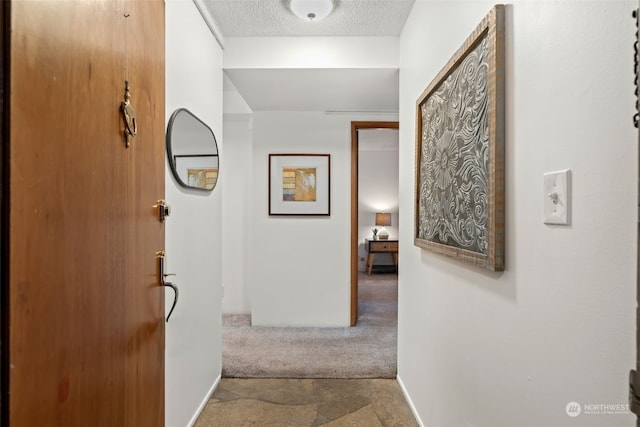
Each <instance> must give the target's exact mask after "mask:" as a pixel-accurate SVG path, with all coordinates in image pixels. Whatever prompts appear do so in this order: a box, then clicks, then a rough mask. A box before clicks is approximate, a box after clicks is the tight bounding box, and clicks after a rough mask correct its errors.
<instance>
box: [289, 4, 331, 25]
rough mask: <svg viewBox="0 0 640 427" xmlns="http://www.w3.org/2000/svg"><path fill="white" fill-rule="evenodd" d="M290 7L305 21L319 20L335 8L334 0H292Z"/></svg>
mask: <svg viewBox="0 0 640 427" xmlns="http://www.w3.org/2000/svg"><path fill="white" fill-rule="evenodd" d="M289 9H291V12H293V14H294V15H296V16H297V17H299V18H301V19H304V20H305V21H312V22H315V21H319V20H321V19H322V18H325V17H326V16H327V15H329V14H330V13H331V11H332V10H333V0H290V2H289Z"/></svg>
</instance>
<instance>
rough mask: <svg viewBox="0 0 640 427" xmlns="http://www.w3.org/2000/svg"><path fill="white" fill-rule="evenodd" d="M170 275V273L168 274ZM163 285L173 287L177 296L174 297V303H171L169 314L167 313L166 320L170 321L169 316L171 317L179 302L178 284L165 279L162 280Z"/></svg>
mask: <svg viewBox="0 0 640 427" xmlns="http://www.w3.org/2000/svg"><path fill="white" fill-rule="evenodd" d="M167 276H168V274H167ZM162 285H163V286H166V287H168V288H171V289H173V293H174V294H175V298H174V299H173V304H172V305H171V310H169V314H167V319H166V322H167V323H168V322H169V318H170V317H171V313H173V309H174V308H176V305H177V304H178V295H180V294H179V292H178V285H176V284H175V283H171V282H165V281H164V280H163V281H162Z"/></svg>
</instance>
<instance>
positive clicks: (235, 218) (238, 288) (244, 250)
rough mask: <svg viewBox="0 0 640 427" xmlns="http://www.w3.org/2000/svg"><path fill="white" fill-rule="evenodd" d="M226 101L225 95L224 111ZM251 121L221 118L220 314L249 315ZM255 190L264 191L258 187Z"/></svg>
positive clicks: (240, 116) (231, 116) (232, 116)
mask: <svg viewBox="0 0 640 427" xmlns="http://www.w3.org/2000/svg"><path fill="white" fill-rule="evenodd" d="M227 99H228V97H227V92H225V106H224V108H225V112H226V111H227ZM252 121H253V119H252V117H251V115H250V114H225V115H224V144H225V150H224V173H223V175H222V178H221V183H222V185H223V187H224V188H225V192H224V194H223V203H222V222H223V224H224V227H223V230H222V236H223V237H222V240H223V245H224V251H223V253H222V264H223V265H224V269H223V271H222V283H223V285H224V298H223V299H222V312H223V313H224V314H249V313H251V290H250V289H249V281H250V277H251V274H252V272H251V271H252V266H253V263H252V251H251V236H252V232H251V230H252V220H253V217H252V215H251V212H252V199H253V194H254V188H253V167H252V163H253V159H252V148H253V144H252V137H253V136H252ZM258 191H264V188H263V187H260V188H259V189H258Z"/></svg>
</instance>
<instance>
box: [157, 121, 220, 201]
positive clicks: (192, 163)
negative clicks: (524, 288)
mask: <svg viewBox="0 0 640 427" xmlns="http://www.w3.org/2000/svg"><path fill="white" fill-rule="evenodd" d="M167 157H168V158H169V165H170V166H171V172H172V173H173V176H174V177H175V178H176V180H177V181H178V183H179V184H180V185H181V186H183V187H186V188H193V189H196V190H202V191H211V190H213V188H214V187H215V186H216V183H217V182H218V166H219V162H218V143H217V142H216V137H215V135H214V134H213V131H212V130H211V128H210V127H209V126H207V125H206V124H205V123H204V122H203V121H202V120H200V119H199V118H198V117H196V116H195V115H194V114H193V113H191V111H189V110H187V109H186V108H179V109H177V110H176V111H174V112H173V114H172V115H171V118H170V119H169V124H168V125H167Z"/></svg>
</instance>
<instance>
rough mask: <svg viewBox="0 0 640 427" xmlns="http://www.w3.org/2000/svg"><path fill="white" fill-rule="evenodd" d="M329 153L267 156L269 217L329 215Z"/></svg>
mask: <svg viewBox="0 0 640 427" xmlns="http://www.w3.org/2000/svg"><path fill="white" fill-rule="evenodd" d="M330 174H331V156H330V155H329V154H269V215H330V212H331V191H330V190H331V182H330Z"/></svg>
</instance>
